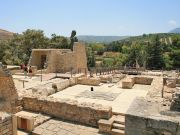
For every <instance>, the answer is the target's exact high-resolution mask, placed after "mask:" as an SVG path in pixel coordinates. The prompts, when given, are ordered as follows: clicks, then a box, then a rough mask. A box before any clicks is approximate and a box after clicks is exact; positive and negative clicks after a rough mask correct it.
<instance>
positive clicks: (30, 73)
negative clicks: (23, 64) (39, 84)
mask: <svg viewBox="0 0 180 135" xmlns="http://www.w3.org/2000/svg"><path fill="white" fill-rule="evenodd" d="M29 76H30V78H32V67H31V66H29Z"/></svg>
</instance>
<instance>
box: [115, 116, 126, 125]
mask: <svg viewBox="0 0 180 135" xmlns="http://www.w3.org/2000/svg"><path fill="white" fill-rule="evenodd" d="M114 123H118V124H122V125H125V117H124V116H121V115H118V116H116V117H115V118H114Z"/></svg>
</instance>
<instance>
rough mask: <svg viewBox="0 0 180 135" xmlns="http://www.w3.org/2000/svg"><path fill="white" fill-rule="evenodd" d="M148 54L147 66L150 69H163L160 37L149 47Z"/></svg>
mask: <svg viewBox="0 0 180 135" xmlns="http://www.w3.org/2000/svg"><path fill="white" fill-rule="evenodd" d="M147 53H148V57H147V65H148V67H149V68H150V69H162V68H163V67H164V59H163V50H162V46H161V42H160V39H159V36H158V35H156V37H155V39H154V41H153V42H152V43H150V44H149V45H148V49H147Z"/></svg>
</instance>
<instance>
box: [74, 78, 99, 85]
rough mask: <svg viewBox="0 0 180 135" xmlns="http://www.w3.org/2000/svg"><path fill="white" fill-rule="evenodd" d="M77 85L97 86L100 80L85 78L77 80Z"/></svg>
mask: <svg viewBox="0 0 180 135" xmlns="http://www.w3.org/2000/svg"><path fill="white" fill-rule="evenodd" d="M77 84H82V85H93V86H98V85H99V84H100V79H99V78H86V77H84V78H78V79H77Z"/></svg>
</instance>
